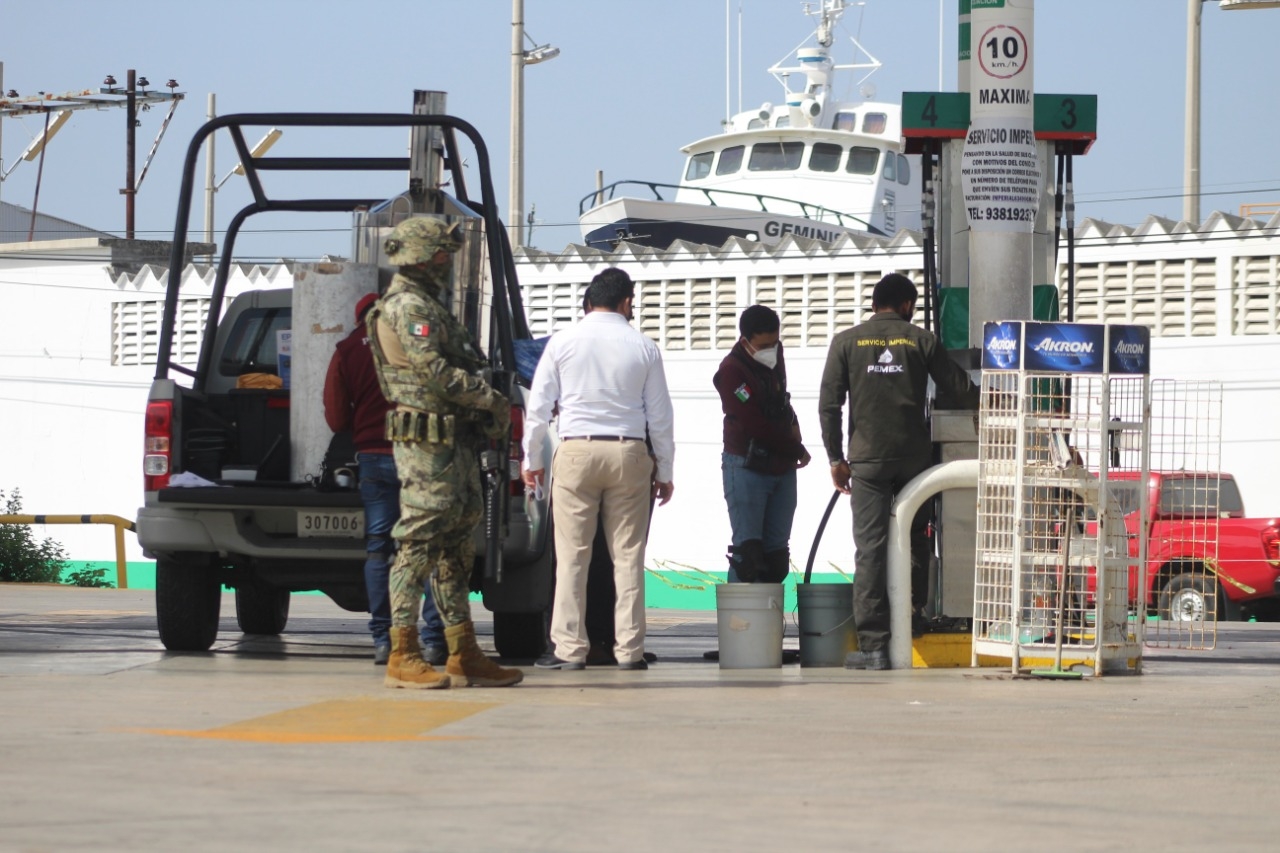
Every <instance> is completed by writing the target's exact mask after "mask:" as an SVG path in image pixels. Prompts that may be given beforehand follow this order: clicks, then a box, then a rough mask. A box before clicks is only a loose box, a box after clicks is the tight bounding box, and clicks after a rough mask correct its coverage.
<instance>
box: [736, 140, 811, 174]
mask: <svg viewBox="0 0 1280 853" xmlns="http://www.w3.org/2000/svg"><path fill="white" fill-rule="evenodd" d="M803 155H804V143H803V142H757V143H756V144H755V145H752V146H751V159H750V160H748V161H747V169H748V170H750V171H752V172H792V171H795V170H796V169H799V168H800V158H801V157H802V156H803Z"/></svg>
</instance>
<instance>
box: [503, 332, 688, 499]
mask: <svg viewBox="0 0 1280 853" xmlns="http://www.w3.org/2000/svg"><path fill="white" fill-rule="evenodd" d="M557 403H558V404H559V406H560V415H559V418H560V420H559V426H558V432H559V434H560V435H561V436H562V437H564V436H588V435H593V436H594V435H607V436H626V437H630V438H640V439H643V438H644V437H645V431H646V427H647V429H648V436H649V440H650V442H651V443H652V445H653V454H654V456H655V457H657V460H658V474H657V476H658V481H659V482H661V483H670V482H671V475H672V466H673V463H674V459H675V435H674V431H673V416H672V411H671V395H670V394H669V393H668V391H667V376H666V373H665V372H664V371H663V369H662V353H661V352H660V351H659V350H658V345H657V344H655V343H654V342H653V341H651V340H649V339H648V338H647V337H645V336H644V335H642V334H641V333H640V332H638V331H636V330H635V329H633V328H632V327H631V324H630V323H628V322H627V318H626V317H624V316H623V315H621V314H618V313H615V312H613V311H591V312H589V313H588V314H587V315H586V316H585V317H583V318H582V320H581V321H580V322H578V323H577V324H576V325H574V326H572V327H570V328H568V329H564V330H562V331H559V332H556V333H555V334H554V335H552V336H551V340H549V341H547V348H546V349H545V350H543V353H542V358H541V359H539V361H538V369H537V371H535V372H534V374H533V387H532V389H531V390H530V392H529V400H528V408H527V410H526V412H525V419H524V455H525V460H526V461H525V465H526V466H527V467H528V469H529V470H530V471H539V470H542V469H545V468H546V467H547V463H548V462H549V461H550V460H548V459H545V458H543V448H544V445H545V439H546V434H547V424H548V423H549V422H550V421H551V412H552V410H553V408H554V407H555V406H556V404H557Z"/></svg>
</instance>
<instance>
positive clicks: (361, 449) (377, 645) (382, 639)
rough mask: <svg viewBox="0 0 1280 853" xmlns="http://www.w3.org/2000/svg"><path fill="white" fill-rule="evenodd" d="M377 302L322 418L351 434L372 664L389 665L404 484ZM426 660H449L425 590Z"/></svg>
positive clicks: (366, 304) (336, 360) (347, 353)
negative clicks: (373, 340)
mask: <svg viewBox="0 0 1280 853" xmlns="http://www.w3.org/2000/svg"><path fill="white" fill-rule="evenodd" d="M377 301H378V295H377V294H376V293H369V294H366V295H365V296H362V297H361V298H360V301H359V302H357V303H356V327H355V328H354V329H353V330H352V331H351V334H350V335H348V336H347V337H346V338H344V339H343V340H342V341H339V342H338V346H337V348H336V349H334V352H333V358H332V359H331V360H330V361H329V372H328V374H326V376H325V380H324V418H325V421H326V422H327V423H328V424H329V429H331V430H333V431H334V432H342V431H344V430H349V431H350V432H351V433H352V441H353V443H354V444H355V448H356V461H357V462H359V464H360V499H361V500H362V501H363V502H364V535H365V550H366V553H367V554H368V557H367V559H366V560H365V564H364V582H365V587H366V589H367V590H368V593H369V632H370V633H371V634H373V662H374V663H375V664H379V665H381V664H385V663H386V662H387V657H388V656H389V655H390V654H391V639H390V629H391V596H390V593H389V592H388V589H387V579H388V577H389V575H390V572H391V554H392V553H393V552H394V551H395V540H394V539H393V538H392V537H391V528H393V527H395V523H396V521H397V520H398V519H399V518H400V478H399V477H398V476H397V475H396V462H395V457H394V456H393V455H392V453H391V442H390V441H387V439H386V416H387V412H388V410H390V408H391V405H390V404H389V403H388V402H387V399H386V397H384V396H382V389H381V388H380V387H379V386H378V375H377V373H376V372H375V370H374V367H373V356H372V355H370V353H369V335H368V332H367V331H366V330H365V325H364V317H365V314H366V313H368V311H369V309H370V308H372V307H373V304H374V303H375V302H377ZM422 620H423V623H424V624H423V627H422V632H421V638H422V656H423V658H424V659H425V660H426V661H427V663H430V664H435V665H440V664H443V663H444V662H445V661H446V660H447V659H448V657H449V651H448V647H447V646H446V645H445V641H444V622H443V621H442V620H441V619H440V614H439V613H438V612H437V611H436V606H435V602H434V601H432V600H431V587H430V585H428V586H427V587H426V598H425V599H424V601H423V603H422Z"/></svg>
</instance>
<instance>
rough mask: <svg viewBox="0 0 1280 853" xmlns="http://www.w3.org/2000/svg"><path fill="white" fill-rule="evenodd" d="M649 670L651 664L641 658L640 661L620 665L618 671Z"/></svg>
mask: <svg viewBox="0 0 1280 853" xmlns="http://www.w3.org/2000/svg"><path fill="white" fill-rule="evenodd" d="M648 668H649V664H648V662H647V661H645V659H644V658H640V660H633V661H627V662H626V663H620V664H618V669H648Z"/></svg>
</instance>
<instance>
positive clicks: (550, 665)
mask: <svg viewBox="0 0 1280 853" xmlns="http://www.w3.org/2000/svg"><path fill="white" fill-rule="evenodd" d="M533 665H534V666H536V667H537V668H538V669H586V668H587V665H586V664H585V663H583V662H582V661H576V662H575V661H571V660H561V659H560V658H558V657H556V656H555V653H554V652H547V653H546V654H545V655H543V656H542V657H540V658H538V659H537V660H536V661H534V662H533Z"/></svg>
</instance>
